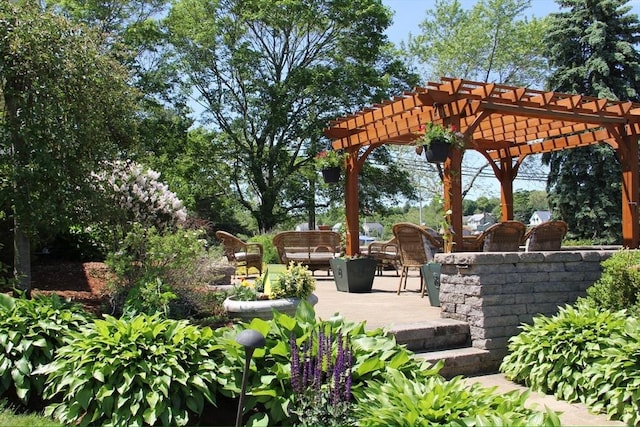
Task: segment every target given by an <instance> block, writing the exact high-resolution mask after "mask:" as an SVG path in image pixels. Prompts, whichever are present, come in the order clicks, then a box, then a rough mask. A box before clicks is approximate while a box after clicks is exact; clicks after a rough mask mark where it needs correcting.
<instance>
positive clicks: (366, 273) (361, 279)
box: [329, 255, 378, 293]
mask: <svg viewBox="0 0 640 427" xmlns="http://www.w3.org/2000/svg"><path fill="white" fill-rule="evenodd" d="M329 264H330V265H331V271H332V272H333V280H334V281H335V282H336V289H337V290H338V291H340V292H353V293H366V292H371V288H372V287H373V278H374V276H375V274H376V267H377V265H378V261H377V260H376V259H375V258H372V257H362V256H358V255H356V256H351V257H350V256H343V257H339V258H332V259H331V260H330V261H329Z"/></svg>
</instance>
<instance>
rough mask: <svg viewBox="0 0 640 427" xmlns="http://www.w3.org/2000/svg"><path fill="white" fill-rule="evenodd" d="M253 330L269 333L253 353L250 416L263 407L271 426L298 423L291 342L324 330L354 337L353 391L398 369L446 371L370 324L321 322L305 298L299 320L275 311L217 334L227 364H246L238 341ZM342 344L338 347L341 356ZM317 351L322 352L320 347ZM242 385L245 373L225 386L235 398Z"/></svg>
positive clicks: (411, 373)
mask: <svg viewBox="0 0 640 427" xmlns="http://www.w3.org/2000/svg"><path fill="white" fill-rule="evenodd" d="M247 328H249V329H254V330H257V331H258V332H260V333H261V334H262V335H264V336H265V337H266V345H265V346H264V347H263V348H258V349H256V350H255V352H254V353H253V358H252V365H251V373H250V375H249V377H248V386H247V389H248V390H249V395H248V396H247V399H246V401H245V405H244V406H245V412H250V411H253V410H256V409H258V408H260V409H261V410H262V411H264V412H265V415H266V416H267V417H268V422H269V424H270V425H272V424H273V425H278V424H283V423H284V424H291V423H292V422H295V414H293V413H292V412H291V411H292V409H293V407H294V399H295V393H294V390H293V387H292V384H291V375H292V372H291V366H292V360H294V357H293V355H292V352H291V348H292V341H291V340H292V339H293V340H294V341H295V345H297V346H298V347H301V346H302V345H303V343H304V342H306V341H307V340H308V339H309V338H310V337H311V336H314V335H315V334H316V333H317V331H318V330H322V331H324V333H325V335H331V336H334V337H337V336H339V335H342V336H345V337H346V336H348V337H349V343H348V344H345V345H348V346H350V353H351V357H352V363H351V367H350V371H351V390H355V389H359V388H363V387H366V384H367V382H368V381H370V380H373V379H376V378H381V377H382V375H383V374H384V372H385V370H387V369H389V368H395V369H397V370H399V371H401V372H403V374H405V375H406V376H407V377H408V378H412V379H422V378H424V377H425V376H431V375H437V373H438V371H439V370H440V369H441V366H436V367H432V366H431V365H429V364H428V363H427V362H424V361H418V360H417V359H415V358H414V357H413V353H412V352H411V351H409V350H407V349H406V348H404V347H402V346H400V345H398V344H397V343H396V341H395V338H394V337H393V336H392V335H388V334H387V333H385V332H384V331H383V330H382V329H375V330H372V331H365V323H364V322H362V323H354V322H348V321H346V320H345V319H344V318H342V317H340V316H336V317H332V318H330V319H327V320H317V319H316V317H315V313H314V311H313V307H312V306H311V304H309V303H308V302H307V301H304V300H303V301H302V302H301V304H300V305H299V306H298V310H297V312H296V315H295V317H291V316H288V315H286V314H283V313H275V314H274V317H273V320H269V321H267V320H262V319H253V320H252V321H251V323H249V324H240V325H235V326H234V327H232V328H221V329H218V330H216V334H217V335H218V339H219V341H218V342H219V343H220V344H222V345H224V347H225V350H224V352H223V353H224V357H225V358H226V360H225V362H224V363H225V364H228V365H229V366H238V365H242V361H243V358H244V351H243V350H242V348H241V347H240V346H239V345H238V344H237V343H236V342H235V337H236V336H237V335H238V334H239V333H240V332H241V331H242V330H244V329H247ZM292 337H293V338H292ZM337 345H338V344H337V343H336V344H335V346H336V348H335V351H336V352H337ZM314 351H317V344H316V346H315V347H314ZM314 354H317V353H314ZM240 381H241V375H240V373H237V374H236V377H235V381H234V382H233V383H231V382H230V383H228V384H225V385H224V386H223V389H224V390H227V391H228V392H231V393H234V394H235V393H237V391H238V390H239V387H240ZM318 417H320V415H318Z"/></svg>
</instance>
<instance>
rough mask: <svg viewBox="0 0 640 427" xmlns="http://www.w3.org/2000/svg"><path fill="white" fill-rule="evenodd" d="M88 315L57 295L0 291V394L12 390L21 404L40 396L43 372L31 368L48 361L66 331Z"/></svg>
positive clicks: (77, 327)
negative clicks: (24, 295)
mask: <svg viewBox="0 0 640 427" xmlns="http://www.w3.org/2000/svg"><path fill="white" fill-rule="evenodd" d="M91 317H92V316H91V315H90V314H89V313H87V312H86V311H85V310H84V309H83V308H82V307H81V306H79V305H75V304H70V303H67V302H65V301H64V300H62V299H61V298H59V297H58V296H57V295H51V296H42V295H37V296H35V297H33V298H32V299H26V298H17V299H14V298H12V297H10V296H7V295H5V294H0V395H3V396H6V395H7V394H8V393H9V392H15V395H16V397H17V398H18V399H19V401H20V402H21V403H22V404H25V405H27V404H32V405H37V403H34V402H30V400H31V401H34V400H40V398H41V396H42V392H43V389H44V381H45V376H44V375H39V374H37V373H35V372H34V371H35V370H36V369H37V368H39V367H41V366H43V365H46V364H47V363H49V362H51V361H52V360H53V358H54V356H55V354H56V352H57V350H58V349H59V348H60V347H61V346H62V345H63V343H64V338H65V336H66V334H67V333H69V332H71V331H77V330H79V329H80V327H81V326H82V325H84V324H86V323H87V322H88V321H89V320H90V319H91Z"/></svg>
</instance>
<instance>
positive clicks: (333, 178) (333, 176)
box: [322, 166, 340, 184]
mask: <svg viewBox="0 0 640 427" xmlns="http://www.w3.org/2000/svg"><path fill="white" fill-rule="evenodd" d="M322 177H323V178H324V182H325V183H327V184H337V183H338V182H340V167H339V166H336V167H330V168H325V169H322Z"/></svg>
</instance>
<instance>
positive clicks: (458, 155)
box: [443, 149, 462, 252]
mask: <svg viewBox="0 0 640 427" xmlns="http://www.w3.org/2000/svg"><path fill="white" fill-rule="evenodd" d="M461 171H462V150H458V149H452V150H451V154H450V155H449V159H448V160H447V161H446V162H445V164H444V176H443V181H444V210H445V212H446V211H449V210H451V215H450V216H449V218H448V219H449V221H450V222H451V227H452V228H453V232H454V233H455V234H454V236H453V241H454V242H455V246H454V252H455V248H456V247H458V248H461V247H462V173H461Z"/></svg>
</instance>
